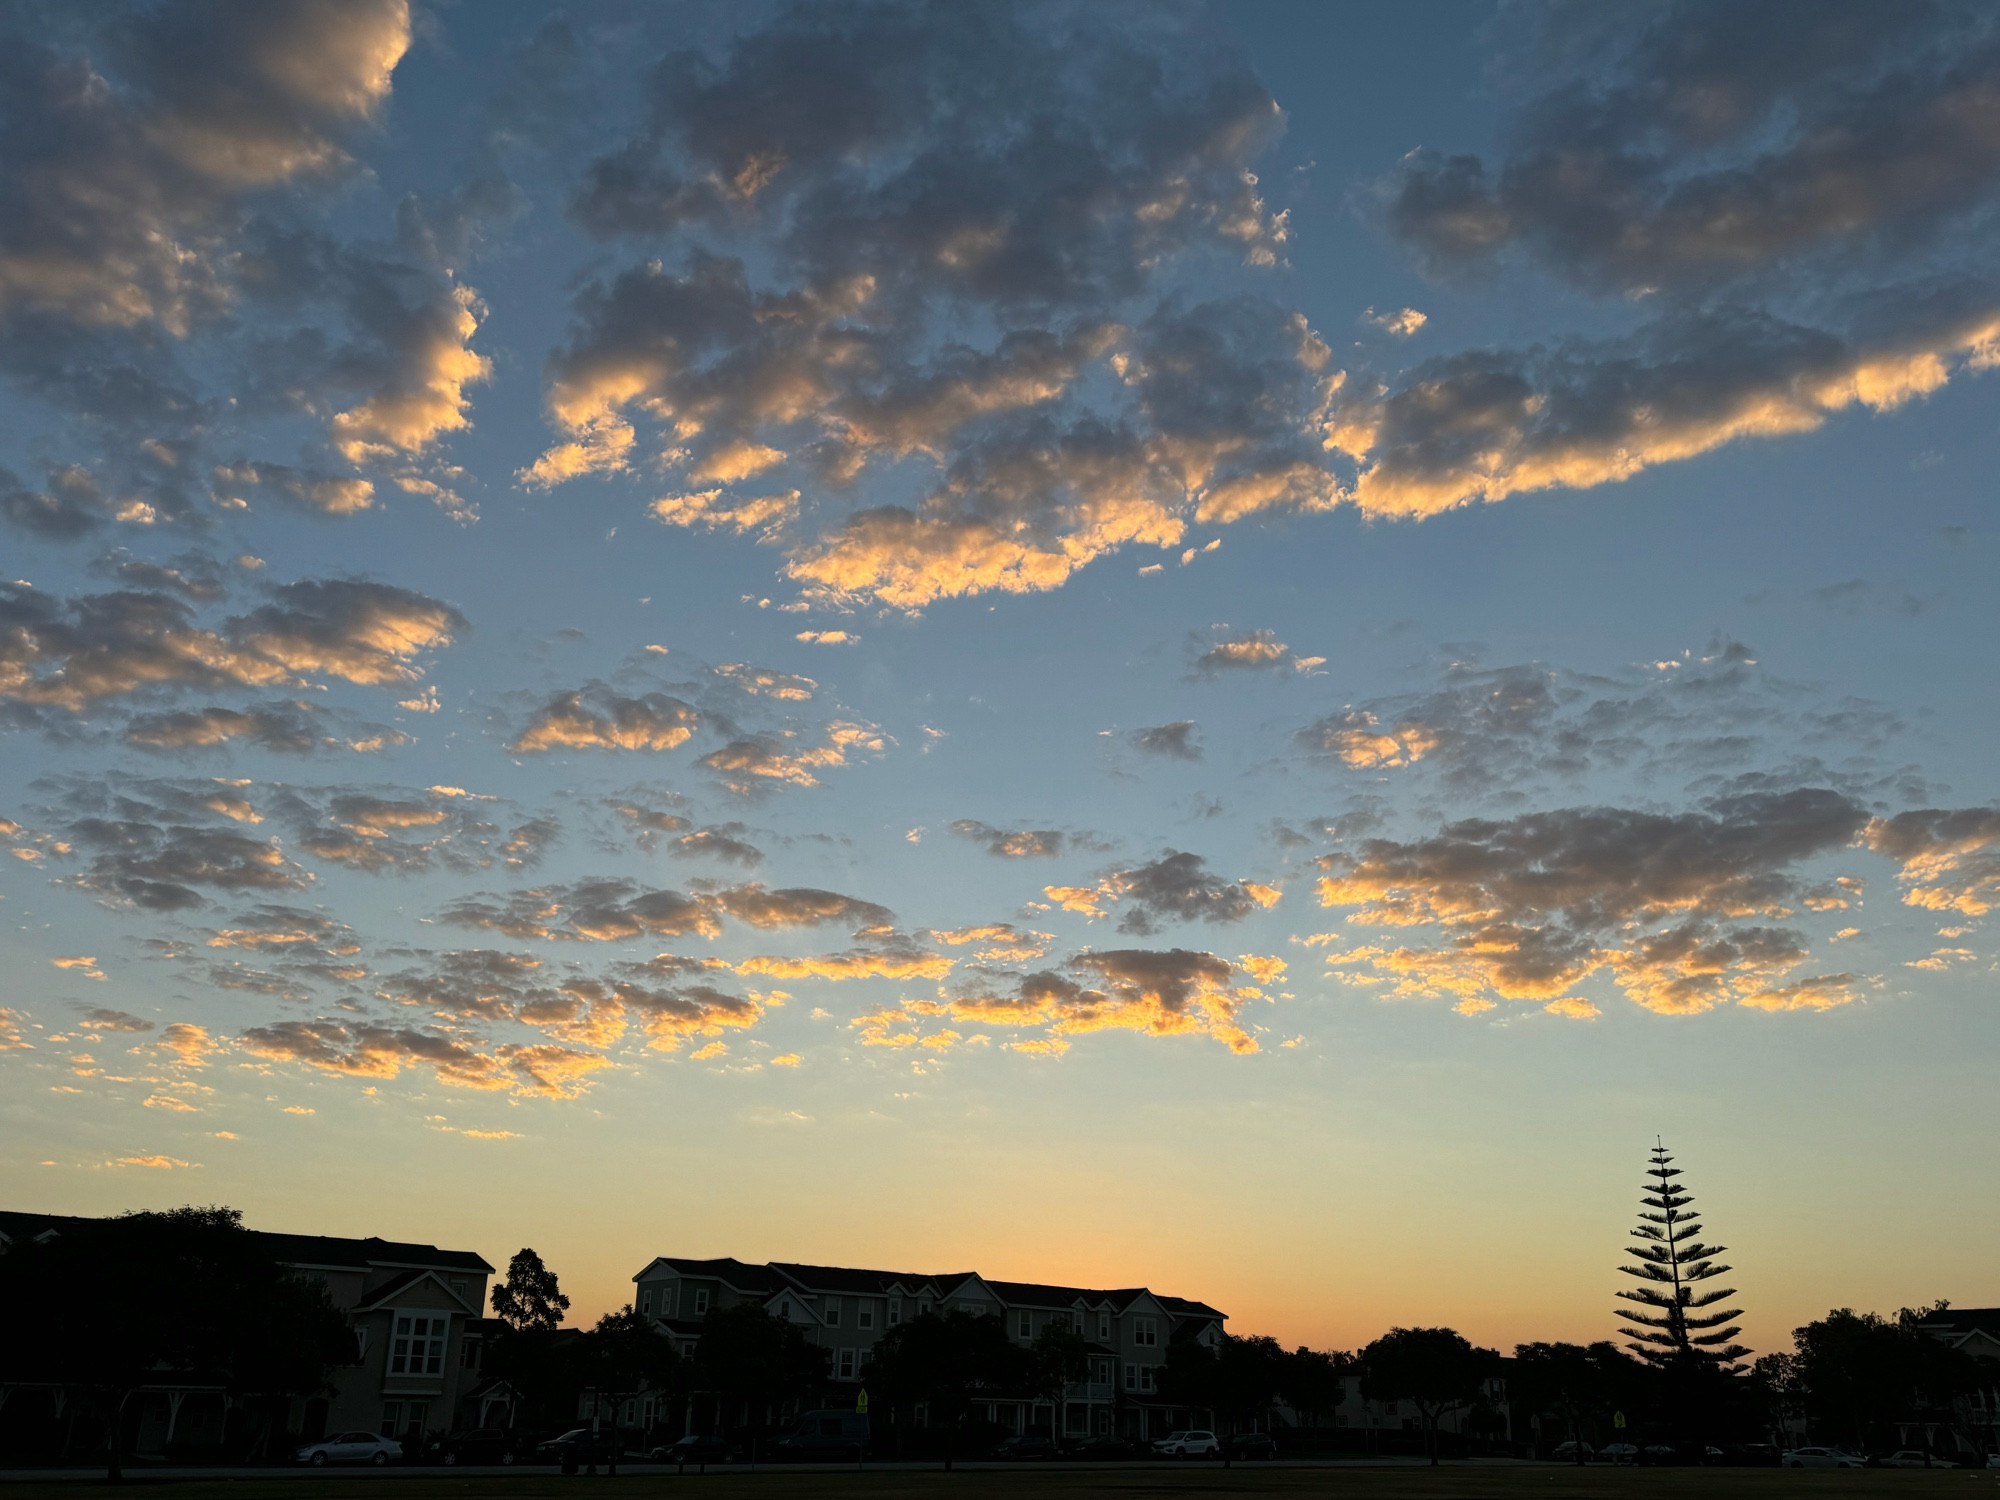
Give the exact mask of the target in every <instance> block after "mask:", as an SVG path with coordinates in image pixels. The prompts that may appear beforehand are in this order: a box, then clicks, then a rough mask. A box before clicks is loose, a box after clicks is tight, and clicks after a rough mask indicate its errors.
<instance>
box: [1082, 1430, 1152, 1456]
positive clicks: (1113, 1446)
mask: <svg viewBox="0 0 2000 1500" xmlns="http://www.w3.org/2000/svg"><path fill="white" fill-rule="evenodd" d="M1074 1451H1075V1456H1076V1457H1078V1458H1081V1459H1089V1460H1095V1461H1097V1462H1100V1463H1115V1462H1117V1461H1119V1460H1120V1459H1128V1458H1143V1457H1144V1456H1145V1453H1144V1450H1142V1449H1141V1448H1140V1447H1139V1446H1138V1444H1136V1443H1128V1442H1126V1441H1125V1439H1123V1438H1121V1437H1113V1436H1112V1435H1111V1434H1110V1433H1108V1432H1107V1433H1103V1434H1101V1435H1099V1436H1097V1437H1094V1438H1092V1439H1091V1440H1090V1441H1089V1442H1087V1443H1080V1444H1078V1445H1077V1447H1076V1449H1075V1450H1074Z"/></svg>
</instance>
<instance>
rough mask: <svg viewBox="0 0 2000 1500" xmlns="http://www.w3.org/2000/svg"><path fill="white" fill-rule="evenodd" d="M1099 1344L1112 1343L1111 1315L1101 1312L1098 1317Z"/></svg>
mask: <svg viewBox="0 0 2000 1500" xmlns="http://www.w3.org/2000/svg"><path fill="white" fill-rule="evenodd" d="M1097 1342H1098V1343H1100V1344H1108V1343H1110V1342H1111V1314H1110V1313H1105V1312H1101V1313H1099V1314H1098V1315H1097Z"/></svg>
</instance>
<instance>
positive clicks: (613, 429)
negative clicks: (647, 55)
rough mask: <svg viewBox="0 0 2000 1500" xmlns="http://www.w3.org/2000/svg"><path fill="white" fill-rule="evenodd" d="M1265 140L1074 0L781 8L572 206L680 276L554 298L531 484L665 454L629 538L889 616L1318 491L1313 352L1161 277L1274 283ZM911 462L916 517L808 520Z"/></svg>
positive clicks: (654, 113)
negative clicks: (551, 431)
mask: <svg viewBox="0 0 2000 1500" xmlns="http://www.w3.org/2000/svg"><path fill="white" fill-rule="evenodd" d="M1280 124H1281V117H1280V114H1279V112H1278V109H1277V106H1276V104H1275V103H1274V102H1273V101H1272V99H1271V97H1270V95H1269V93H1268V92H1267V91H1266V90H1265V89H1264V88H1263V87H1262V85H1260V84H1259V83H1258V82H1257V81H1256V79H1255V78H1254V77H1253V76H1252V75H1251V74H1250V73H1249V72H1248V71H1247V69H1245V68H1244V67H1243V66H1242V64H1241V63H1240V62H1238V61H1237V60H1236V59H1234V58H1232V57H1229V56H1227V55H1224V54H1222V53H1219V52H1218V51H1217V50H1216V49H1215V48H1214V47H1213V46H1210V45H1205V44H1202V43H1198V42H1197V41H1196V39H1195V38H1194V37H1193V36H1192V34H1190V33H1188V32H1186V31H1184V30H1183V29H1182V28H1181V26H1180V25H1179V23H1178V22H1175V21H1172V20H1168V21H1164V22H1163V23H1162V24H1160V25H1158V26H1155V27H1151V28H1148V29H1146V30H1145V31H1144V32H1143V33H1139V32H1134V31H1133V30H1132V29H1131V28H1129V27H1123V26H1118V25H1111V24H1106V23H1105V21H1104V18H1101V17H1099V16H1097V15H1096V14H1095V13H1094V12H1091V11H1090V10H1088V9H1087V8H1076V7H1066V6H1038V7H1031V8H1030V9H1029V10H1027V11H1018V12H1017V11H1007V10H997V9H990V8H986V9H982V8H966V7H962V6H959V7H954V6H935V5H916V4H912V5H877V6H872V7H869V8H866V9H863V10H855V11H846V12H839V13H834V12H827V11H823V10H818V9H814V8H811V7H794V8H790V9H786V10H784V11H781V12H780V13H779V14H778V15H777V16H776V17H775V18H774V19H772V20H771V21H769V22H768V23H767V24H765V25H764V26H762V27H761V28H758V29H756V30H752V31H749V32H747V33H745V34H743V35H741V36H739V37H738V38H736V39H735V41H734V42H733V43H732V44H731V46H730V48H729V49H728V51H727V52H726V54H725V55H723V56H722V57H720V58H716V59H710V58H706V57H702V56H698V55H696V54H694V53H691V52H680V53H675V54H673V55H671V56H670V57H668V58H667V59H666V60H664V61H663V62H662V64H661V65H660V67H659V69H658V70H657V72H656V74H655V75H654V79H653V83H652V86H651V89H650V115H649V118H648V121H647V123H646V125H645V127H644V128H643V129H641V130H640V131H639V132H638V133H637V134H635V135H634V136H633V137H632V138H631V139H630V140H629V141H628V142H627V143H625V144H624V145H623V146H621V147H619V148H617V149H616V150H614V151H612V152H610V153H608V154H606V155H605V156H603V157H601V158H599V159H598V160H597V161H596V162H595V163H593V165H592V166H591V168H590V169H589V171H588V173H587V174H586V177H585V181H584V183H583V185H582V186H581V188H580V189H579V191H578V193H577V195H576V198H575V200H574V202H573V205H572V213H573V215H574V216H575V217H576V218H577V219H578V221H579V222H581V223H582V224H583V225H584V226H585V227H586V228H588V229H590V230H591V231H592V232H594V233H596V234H599V235H603V236H607V237H615V236H621V235H628V234H638V235H643V236H645V237H647V239H648V241H649V243H650V244H652V245H657V244H659V243H660V242H662V241H664V242H665V243H667V244H669V245H672V246H674V247H675V250H676V252H677V253H676V254H674V255H671V256H663V257H661V258H659V259H654V260H651V261H648V262H646V263H645V264H643V265H640V266H636V267H634V268H632V269H630V270H627V271H625V272H623V273H622V274H619V275H616V276H613V277H609V278H607V279H604V280H600V281H595V282H592V283H590V284H589V285H587V286H586V287H585V288H584V289H583V290H582V292H581V293H580V295H579V298H578V301H577V313H578V317H577V322H576V325H575V328H574V330H573V333H572V336H571V339H570V341H569V342H568V344H567V345H566V346H565V347H564V348H563V349H561V350H559V351H558V352H557V354H556V356H555V358H554V360H553V361H552V364H551V367H550V372H551V388H550V403H549V404H550V410H551V415H552V417H553V419H554V423H555V425H556V427H557V428H558V430H559V432H560V435H561V440H560V441H559V442H558V443H557V444H556V445H555V446H554V447H552V448H551V449H550V450H549V452H548V453H547V454H545V455H544V457H543V458H542V459H541V460H540V461H539V462H538V463H537V464H535V465H534V466H533V467H532V468H531V469H530V470H528V471H527V472H526V477H527V478H528V479H529V480H530V481H531V482H535V483H541V484H555V483H560V482H563V481H565V480H568V479H571V478H574V477H577V476H579V475H583V474H588V473H610V472H619V471H622V470H625V469H628V468H630V467H631V466H632V465H633V464H634V463H635V462H636V461H637V460H638V458H639V456H640V455H641V454H642V453H643V452H645V451H646V450H647V449H650V448H652V447H654V446H658V447H661V448H663V449H667V450H671V454H670V465H669V467H670V472H672V473H674V474H675V475H676V476H677V479H678V483H677V489H678V490H679V491H680V492H679V493H676V494H672V495H669V496H667V497H665V498H663V499H661V500H660V501H659V502H657V504H656V505H655V506H654V507H653V513H654V515H655V516H656V518H657V519H659V520H661V521H663V522H665V523H667V524H670V525H680V526H702V527H709V528H722V529H727V530H732V531H735V532H738V533H746V532H755V533H757V534H758V535H760V536H761V537H763V538H766V539H770V540H774V541H777V542H780V543H781V544H783V545H784V547H785V548H786V553H787V558H788V561H787V563H786V572H787V574H788V575H789V576H790V577H791V578H792V579H793V580H794V581H796V582H797V583H799V584H800V585H801V586H802V588H803V590H804V591H805V592H806V594H807V595H809V596H811V597H814V598H819V599H824V600H827V601H844V600H850V599H855V600H873V601H879V602H883V603H888V604H891V605H894V606H898V607H903V608H910V609H915V608H921V607H923V606H924V605H926V604H928V603H931V602H932V601H934V600H936V599H939V598H943V597H949V596H952V595H960V594H970V593H980V592H986V591H991V590H1007V591H1016V592H1018V591H1026V590H1037V589H1046V588H1053V587H1056V586H1058V585H1060V584H1061V582H1062V581H1063V580H1064V579H1065V578H1066V577H1067V576H1068V575H1069V574H1070V573H1071V572H1072V571H1074V569H1075V568H1077V567H1080V566H1082V565H1084V564H1085V563H1087V562H1088V561H1089V560H1090V559H1091V558H1092V557H1095V556H1097V555H1100V554H1102V553H1104V552H1107V551H1111V550H1114V549H1116V548H1119V547H1122V546H1126V545H1133V544H1139V545H1158V546H1176V545H1179V544H1180V542H1181V540H1182V538H1183V535H1184V532H1185V530H1186V528H1187V526H1188V525H1189V524H1190V523H1191V522H1196V521H1199V522H1203V523H1210V524H1215V523H1222V522H1227V521H1230V520H1234V519H1237V518H1239V517H1241V516H1243V515H1247V514H1251V513H1253V512H1256V511H1260V510H1269V509H1281V508H1289V509H1297V508H1301V507H1317V506H1323V505H1326V504H1330V503H1332V500H1333V498H1334V489H1333V486H1332V483H1331V480H1330V479H1329V477H1328V475H1327V473H1326V470H1325V465H1324V463H1323V461H1322V460H1321V458H1320V450H1319V442H1320V435H1319V432H1318V420H1319V417H1320V416H1321V414H1322V413H1323V411H1324V409H1325V407H1326V404H1327V401H1328V399H1329V398H1330V396H1331V393H1332V390H1333V387H1334V377H1333V375H1332V373H1331V372H1330V371H1327V370H1326V369H1325V368H1324V367H1325V364H1326V361H1327V358H1328V352H1327V350H1326V347H1325V346H1324V344H1322V343H1321V342H1320V341H1319V340H1318V339H1317V338H1316V337H1315V336H1314V335H1313V334H1312V332H1311V330H1310V329H1309V328H1307V327H1306V325H1305V323H1304V320H1303V319H1302V318H1300V317H1299V316H1298V315H1297V314H1296V313H1293V312H1290V311H1288V310H1287V309H1284V308H1282V307H1279V306H1277V305H1275V304H1273V303H1270V302H1268V301H1265V300H1262V299H1259V298H1256V297H1227V296H1225V297H1219V298H1216V299H1215V300H1212V301H1209V302H1206V303H1203V304H1201V305H1199V306H1192V307H1190V306H1187V305H1185V304H1184V303H1183V302H1182V301H1180V300H1178V299H1177V298H1175V297H1174V296H1173V295H1172V294H1171V290H1170V288H1171V284H1172V268H1173V267H1175V266H1176V265H1177V264H1180V263H1183V262H1192V261H1193V259H1194V258H1195V257H1212V256H1214V255H1216V254H1217V253H1218V252H1219V253H1220V254H1222V255H1224V256H1227V257H1229V258H1231V259H1235V260H1239V261H1247V262H1249V263H1251V264H1254V265H1268V264H1273V263H1275V260H1276V258H1277V254H1278V252H1279V249H1280V247H1281V245H1282V242H1283V239H1284V228H1283V223H1282V216H1274V215H1272V214H1271V213H1270V212H1269V211H1268V210H1267V208H1266V207H1265V205H1264V204H1263V202H1262V200H1261V199H1260V197H1259V195H1258V190H1257V187H1256V179H1255V177H1254V175H1253V174H1252V173H1251V171H1250V164H1251V162H1252V161H1254V160H1255V158H1256V156H1257V155H1258V153H1259V152H1260V151H1261V150H1262V148H1263V147H1264V146H1265V145H1266V144H1267V143H1268V142H1269V141H1270V140H1272V139H1273V138H1274V137H1275V135H1276V132H1277V130H1278V128H1279V126H1280ZM725 238H729V239H734V240H736V241H737V242H738V243H741V242H742V241H743V240H745V239H748V240H750V241H752V242H754V243H755V244H757V245H758V246H759V249H760V254H757V255H743V256H735V255H731V256H725V255H721V254H718V253H716V252H715V251H714V250H713V249H712V248H710V245H711V242H720V241H722V240H724V239H725ZM753 264H754V265H758V266H760V267H766V268H768V269H767V270H766V272H765V273H764V274H766V275H768V276H769V277H770V278H771V280H772V282H773V284H772V285H771V286H769V287H768V288H766V287H764V286H760V285H759V284H757V281H758V279H757V278H753V274H752V272H751V270H750V267H751V266H752V265H753ZM1207 282H1208V284H1209V285H1213V283H1214V278H1213V277H1212V276H1211V277H1209V278H1207ZM980 326H991V328H992V332H991V334H990V335H989V336H987V337H986V338H984V339H983V340H982V341H981V342H979V343H978V344H974V343H970V342H967V339H968V335H967V333H966V330H967V329H968V328H974V327H980ZM1093 371H1105V372H1106V373H1108V375H1109V376H1110V377H1111V378H1110V380H1108V381H1107V380H1106V379H1105V378H1104V376H1103V375H1101V374H1100V375H1097V376H1096V377H1095V378H1092V372H1093ZM651 421H659V422H662V423H664V424H665V425H664V427H663V428H662V429H661V430H660V431H659V433H658V434H657V436H656V435H654V434H651V433H648V434H646V435H644V436H643V437H642V434H641V432H640V426H641V425H644V424H646V423H648V422H651ZM909 459H919V460H922V461H925V462H927V463H929V464H930V465H932V466H934V469H935V474H936V481H935V483H934V484H931V485H929V486H928V490H929V492H928V494H927V495H925V497H924V498H923V499H922V500H921V502H920V503H918V504H917V505H915V506H914V507H905V506H900V505H896V506H886V507H877V508H874V509H867V510H861V511H857V512H852V513H850V514H848V515H846V516H845V517H840V516H839V515H838V514H837V512H833V511H832V510H831V506H832V504H833V503H835V502H837V501H838V500H839V499H840V498H841V497H842V496H843V495H844V494H845V493H846V492H848V491H850V490H851V489H852V487H853V486H854V485H855V484H856V482H857V481H858V480H859V479H860V477H861V476H862V475H863V474H864V473H866V472H869V471H870V470H871V469H872V468H875V467H886V466H888V465H892V464H896V463H900V462H902V461H905V460H909ZM815 523H817V527H816V526H815ZM815 529H817V530H818V532H819V535H818V536H817V537H815V536H814V534H813V533H814V530H815Z"/></svg>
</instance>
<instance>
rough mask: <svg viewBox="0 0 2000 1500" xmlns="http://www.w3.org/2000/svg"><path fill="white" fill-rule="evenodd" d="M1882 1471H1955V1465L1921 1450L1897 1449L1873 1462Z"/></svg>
mask: <svg viewBox="0 0 2000 1500" xmlns="http://www.w3.org/2000/svg"><path fill="white" fill-rule="evenodd" d="M1875 1462H1876V1465H1877V1466H1878V1467H1880V1468H1884V1469H1955V1468H1957V1467H1958V1465H1957V1464H1955V1463H1953V1462H1952V1461H1951V1460H1950V1459H1948V1458H1940V1457H1939V1456H1938V1455H1937V1454H1935V1453H1930V1454H1927V1453H1925V1452H1924V1450H1923V1449H1921V1448H1898V1449H1897V1450H1896V1451H1895V1452H1894V1453H1891V1454H1889V1455H1888V1456H1887V1457H1885V1458H1878V1459H1876V1460H1875Z"/></svg>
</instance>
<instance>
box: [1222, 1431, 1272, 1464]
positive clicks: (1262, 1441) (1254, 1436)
mask: <svg viewBox="0 0 2000 1500" xmlns="http://www.w3.org/2000/svg"><path fill="white" fill-rule="evenodd" d="M1222 1451H1223V1452H1224V1453H1225V1454H1227V1455H1228V1456H1229V1457H1230V1458H1276V1457H1277V1456H1278V1444H1277V1440H1276V1439H1275V1438H1273V1437H1272V1436H1271V1434H1270V1433H1268V1432H1239V1433H1237V1434H1236V1436H1235V1437H1233V1438H1231V1439H1230V1440H1229V1441H1228V1442H1227V1443H1225V1444H1223V1446H1222Z"/></svg>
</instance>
